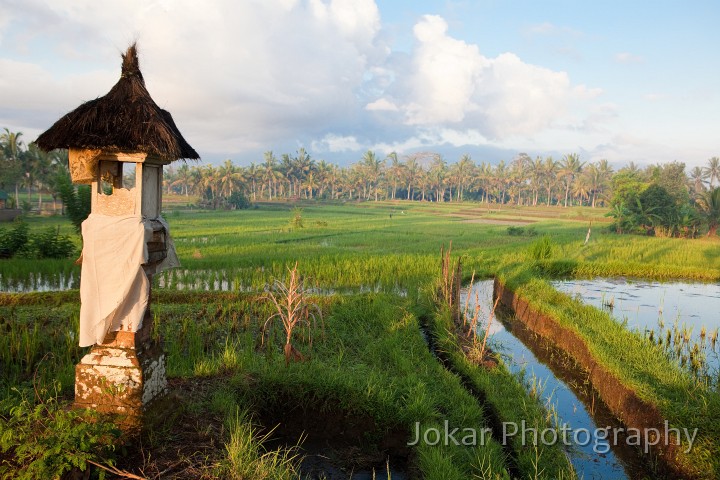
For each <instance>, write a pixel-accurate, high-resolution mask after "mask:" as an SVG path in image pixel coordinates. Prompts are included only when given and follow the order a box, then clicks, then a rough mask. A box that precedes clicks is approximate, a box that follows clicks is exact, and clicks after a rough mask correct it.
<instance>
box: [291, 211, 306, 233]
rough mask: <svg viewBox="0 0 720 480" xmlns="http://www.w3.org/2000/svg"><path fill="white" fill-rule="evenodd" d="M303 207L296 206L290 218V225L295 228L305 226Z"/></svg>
mask: <svg viewBox="0 0 720 480" xmlns="http://www.w3.org/2000/svg"><path fill="white" fill-rule="evenodd" d="M302 213H303V209H302V208H300V207H294V208H293V209H292V219H291V220H290V226H291V227H293V228H305V225H304V223H303V217H302Z"/></svg>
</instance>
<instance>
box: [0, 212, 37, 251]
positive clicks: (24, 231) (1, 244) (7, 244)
mask: <svg viewBox="0 0 720 480" xmlns="http://www.w3.org/2000/svg"><path fill="white" fill-rule="evenodd" d="M29 230H30V227H29V226H28V224H27V223H25V222H23V221H22V220H16V221H15V225H14V226H13V228H12V230H9V231H7V230H5V229H4V228H3V229H0V258H10V257H13V256H15V255H16V254H18V253H20V252H21V251H22V249H23V248H24V247H25V246H26V245H27V241H28V231H29Z"/></svg>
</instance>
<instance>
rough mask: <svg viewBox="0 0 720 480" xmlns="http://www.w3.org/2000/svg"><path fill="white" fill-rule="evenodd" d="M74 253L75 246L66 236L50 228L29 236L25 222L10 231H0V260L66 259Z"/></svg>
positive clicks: (17, 224)
mask: <svg viewBox="0 0 720 480" xmlns="http://www.w3.org/2000/svg"><path fill="white" fill-rule="evenodd" d="M74 253H75V245H74V244H73V242H72V240H70V237H69V236H68V235H60V229H59V228H58V229H57V230H54V229H53V228H52V227H50V228H48V229H46V230H44V231H42V232H39V233H38V232H34V233H33V235H32V236H30V235H29V228H28V225H27V223H25V222H17V223H16V224H15V227H14V228H13V229H12V230H10V231H5V230H0V258H10V257H14V256H16V255H17V256H22V257H26V258H67V257H70V256H72V255H73V254H74Z"/></svg>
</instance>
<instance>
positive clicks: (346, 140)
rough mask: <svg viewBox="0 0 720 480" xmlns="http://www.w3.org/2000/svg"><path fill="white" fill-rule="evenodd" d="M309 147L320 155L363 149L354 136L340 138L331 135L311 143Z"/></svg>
mask: <svg viewBox="0 0 720 480" xmlns="http://www.w3.org/2000/svg"><path fill="white" fill-rule="evenodd" d="M311 146H312V149H313V150H314V151H317V152H320V153H323V152H331V153H333V152H348V151H351V152H352V151H359V150H363V148H364V147H363V146H362V145H361V144H360V142H358V140H357V138H355V137H354V136H351V135H348V136H341V135H333V134H328V135H325V136H324V137H323V138H322V140H316V141H313V142H312V145H311Z"/></svg>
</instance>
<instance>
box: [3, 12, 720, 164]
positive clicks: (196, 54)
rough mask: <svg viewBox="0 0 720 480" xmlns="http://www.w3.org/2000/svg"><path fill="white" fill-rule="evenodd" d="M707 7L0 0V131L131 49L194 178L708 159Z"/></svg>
mask: <svg viewBox="0 0 720 480" xmlns="http://www.w3.org/2000/svg"><path fill="white" fill-rule="evenodd" d="M719 22H720V2H718V1H717V0H709V1H695V0H685V1H667V0H654V1H639V0H623V1H602V2H598V1H579V0H577V1H570V0H564V1H561V0H543V1H538V0H517V1H511V0H506V1H501V0H474V1H473V0H466V1H429V0H425V1H422V0H377V1H373V0H204V1H200V0H102V1H100V0H50V1H43V0H0V128H5V127H6V128H9V129H10V131H20V132H23V137H22V138H23V139H25V141H26V142H29V141H31V140H34V139H35V138H36V137H37V136H38V135H39V134H40V133H42V132H43V131H45V130H46V129H47V128H49V127H50V126H51V125H52V124H53V123H54V122H55V121H56V120H58V119H59V118H60V117H61V116H62V115H64V114H65V113H67V112H69V111H70V110H73V109H74V108H76V107H77V106H78V105H79V104H80V103H82V102H84V101H88V100H92V99H94V98H97V97H100V96H102V95H105V94H106V93H107V92H108V91H109V90H110V89H111V88H112V86H113V85H114V84H115V83H116V82H117V80H118V79H119V76H120V53H121V52H123V51H124V50H125V49H126V48H127V47H128V46H129V45H130V44H131V43H132V42H134V41H137V43H138V49H139V54H140V67H141V69H142V71H143V75H144V78H145V82H146V85H147V88H148V90H149V92H150V94H151V96H152V97H153V98H154V100H155V102H156V103H157V104H158V105H159V106H160V107H162V108H164V109H166V110H168V111H170V113H171V114H172V115H173V118H174V120H175V123H176V124H177V125H178V127H179V128H180V130H181V132H182V133H183V136H184V137H185V139H186V140H187V141H188V142H189V143H190V144H191V145H192V146H193V147H194V148H195V149H196V150H197V151H198V153H199V154H200V156H201V157H202V159H203V161H204V162H206V163H220V162H222V161H223V160H225V159H228V158H229V159H231V160H233V162H235V163H236V164H240V165H249V164H250V163H251V162H255V163H262V161H263V153H264V152H266V151H269V150H272V151H273V152H274V153H275V155H277V156H278V157H279V156H280V155H281V154H282V153H290V154H294V153H295V152H296V151H297V150H298V149H299V148H301V147H302V148H305V149H306V150H307V151H308V152H309V153H310V154H311V156H312V158H314V159H315V160H318V161H319V160H326V161H328V162H332V163H339V164H348V163H352V162H356V161H358V160H359V159H360V158H361V156H362V154H363V153H364V152H365V151H367V150H373V151H374V152H375V153H376V154H378V155H379V156H380V157H381V158H384V156H385V155H387V154H388V153H390V152H392V151H395V152H397V153H398V154H399V155H400V157H401V158H402V156H403V155H407V154H410V153H413V152H433V153H439V154H441V155H443V156H444V157H445V159H446V160H447V161H448V162H450V163H452V162H455V161H457V160H458V158H459V157H460V156H461V155H463V154H469V155H471V157H472V159H473V160H474V161H475V162H476V163H479V162H482V161H487V162H491V163H497V162H498V161H500V160H505V161H506V162H507V161H510V160H512V159H513V158H514V157H515V156H517V155H518V154H519V153H526V154H528V155H530V156H531V157H533V158H534V157H536V156H538V155H539V156H543V157H545V156H548V155H552V156H553V158H555V159H560V158H561V157H562V156H563V155H565V154H568V153H577V154H579V155H580V159H581V161H584V162H594V161H598V160H600V159H607V160H609V161H610V162H611V163H612V164H614V165H617V166H620V165H623V164H626V163H628V162H630V161H633V162H635V163H637V164H640V165H644V164H655V163H665V162H670V161H675V160H677V161H681V162H684V163H685V164H686V165H687V167H688V170H689V169H690V168H691V167H693V166H697V165H704V164H706V163H707V160H708V159H709V158H710V157H713V156H719V155H720V135H719V133H720V83H718V79H719V78H720V54H718V46H720V28H718V27H717V25H718V23H719Z"/></svg>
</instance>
